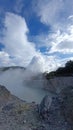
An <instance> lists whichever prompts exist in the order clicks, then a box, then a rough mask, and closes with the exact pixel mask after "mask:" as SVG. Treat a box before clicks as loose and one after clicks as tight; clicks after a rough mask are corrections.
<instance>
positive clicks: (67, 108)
mask: <svg viewBox="0 0 73 130" xmlns="http://www.w3.org/2000/svg"><path fill="white" fill-rule="evenodd" d="M39 114H40V117H41V119H42V120H44V121H45V122H47V123H49V124H51V125H52V126H54V127H55V128H56V129H57V128H59V129H64V130H73V87H72V86H70V87H66V88H64V89H62V91H61V92H60V93H59V94H58V95H55V96H53V97H49V96H45V97H44V98H43V100H42V102H41V103H40V105H39ZM55 128H54V129H55Z"/></svg>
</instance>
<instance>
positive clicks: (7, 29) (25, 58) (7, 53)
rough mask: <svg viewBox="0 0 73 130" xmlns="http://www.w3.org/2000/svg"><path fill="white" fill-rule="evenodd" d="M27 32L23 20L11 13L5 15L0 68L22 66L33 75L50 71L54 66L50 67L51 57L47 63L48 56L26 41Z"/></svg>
mask: <svg viewBox="0 0 73 130" xmlns="http://www.w3.org/2000/svg"><path fill="white" fill-rule="evenodd" d="M28 31H29V29H28V27H27V24H26V22H25V19H24V18H22V17H21V16H18V15H16V14H13V13H6V17H5V21H4V28H3V34H2V35H3V37H0V42H1V43H2V44H3V45H4V48H3V50H2V51H0V61H1V62H0V66H10V65H18V66H24V67H27V68H28V70H29V71H32V72H33V73H34V74H36V73H39V72H44V71H46V70H48V69H49V70H48V71H50V68H54V64H53V65H52V66H50V64H52V62H53V59H52V57H53V56H52V57H49V58H48V59H49V61H48V59H47V58H46V57H48V56H45V55H43V54H42V53H41V52H39V51H36V48H35V45H34V43H31V42H29V41H28V38H27V33H28ZM50 60H51V62H50ZM48 62H49V64H48ZM48 67H49V68H48ZM35 68H36V69H35Z"/></svg>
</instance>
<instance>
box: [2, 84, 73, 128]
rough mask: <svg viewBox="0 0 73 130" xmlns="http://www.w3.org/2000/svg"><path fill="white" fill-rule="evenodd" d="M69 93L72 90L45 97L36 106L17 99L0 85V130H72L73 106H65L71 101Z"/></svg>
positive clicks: (72, 97) (71, 97)
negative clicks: (72, 115)
mask: <svg viewBox="0 0 73 130" xmlns="http://www.w3.org/2000/svg"><path fill="white" fill-rule="evenodd" d="M71 93H72V88H70V91H69V93H68V91H67V92H66V93H65V90H64V91H62V93H61V95H56V96H55V97H49V96H46V97H45V98H44V99H43V100H42V102H41V103H40V105H37V104H35V103H34V102H32V103H27V102H24V101H22V100H20V99H18V98H17V97H15V96H13V95H11V93H10V92H9V91H8V90H7V89H6V88H5V87H4V86H1V85H0V130H73V126H72V125H73V123H72V121H73V119H72V118H71V113H72V110H73V105H71V104H70V103H69V104H67V102H69V101H71V100H73V96H72V95H71ZM69 95H71V96H70V100H69ZM67 96H68V98H67V99H66V98H65V97H67ZM63 107H64V108H66V107H67V110H66V109H62V108H63ZM69 113H70V115H69ZM68 117H69V118H68Z"/></svg>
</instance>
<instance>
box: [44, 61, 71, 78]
mask: <svg viewBox="0 0 73 130" xmlns="http://www.w3.org/2000/svg"><path fill="white" fill-rule="evenodd" d="M61 76H73V61H71V60H70V61H68V62H67V63H66V64H65V67H60V68H58V69H57V70H56V71H52V72H50V73H48V74H46V78H47V79H50V78H53V77H61Z"/></svg>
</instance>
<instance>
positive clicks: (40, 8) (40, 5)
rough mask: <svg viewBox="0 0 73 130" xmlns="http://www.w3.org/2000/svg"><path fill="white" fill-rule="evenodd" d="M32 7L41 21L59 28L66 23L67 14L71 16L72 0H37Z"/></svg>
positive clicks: (72, 14)
mask: <svg viewBox="0 0 73 130" xmlns="http://www.w3.org/2000/svg"><path fill="white" fill-rule="evenodd" d="M33 9H34V11H35V12H36V14H37V16H38V17H39V19H40V21H41V22H42V23H44V24H46V25H51V27H54V28H59V27H61V26H65V25H66V24H67V22H68V21H67V18H68V17H69V16H71V17H72V16H73V0H71V1H69V0H43V1H42V0H37V1H35V2H34V4H33Z"/></svg>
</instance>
